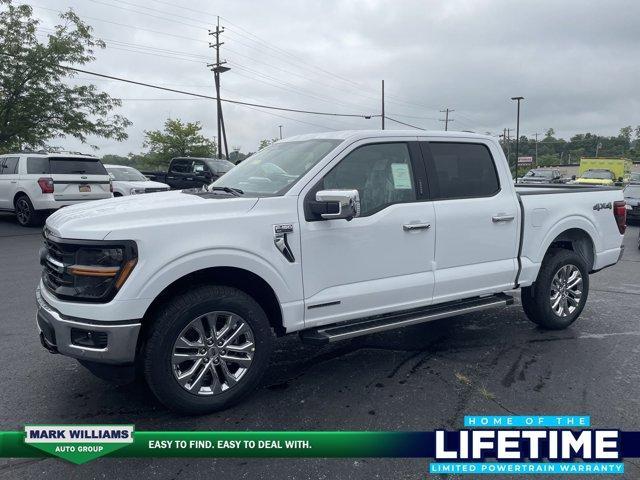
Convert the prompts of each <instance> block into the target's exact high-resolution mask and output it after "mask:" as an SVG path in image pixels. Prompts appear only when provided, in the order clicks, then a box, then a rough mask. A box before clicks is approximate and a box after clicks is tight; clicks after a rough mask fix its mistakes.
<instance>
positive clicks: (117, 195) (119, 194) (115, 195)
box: [113, 192, 122, 198]
mask: <svg viewBox="0 0 640 480" xmlns="http://www.w3.org/2000/svg"><path fill="white" fill-rule="evenodd" d="M121 196H122V194H121V193H118V192H113V198H117V197H121Z"/></svg>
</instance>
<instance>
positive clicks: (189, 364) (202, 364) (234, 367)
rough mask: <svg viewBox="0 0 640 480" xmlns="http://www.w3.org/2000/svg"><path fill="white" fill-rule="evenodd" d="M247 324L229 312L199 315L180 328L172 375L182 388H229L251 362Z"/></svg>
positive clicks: (211, 392)
mask: <svg viewBox="0 0 640 480" xmlns="http://www.w3.org/2000/svg"><path fill="white" fill-rule="evenodd" d="M254 352H255V341H254V335H253V330H252V329H251V326H250V325H249V324H248V323H247V322H246V321H245V320H244V319H243V318H242V317H240V316H239V315H237V314H235V313H232V312H225V311H215V312H209V313H206V314H204V315H200V316H198V317H197V318H195V319H194V320H192V321H191V322H189V324H188V325H187V326H186V327H185V328H183V329H182V331H181V332H180V334H179V335H178V338H177V339H176V341H175V342H174V345H173V350H172V355H171V363H172V370H173V375H174V378H175V379H176V381H177V382H178V384H179V385H180V386H181V387H182V388H183V389H185V390H186V391H188V392H190V393H193V394H196V395H217V394H220V393H223V392H225V391H227V390H229V389H230V388H233V387H234V385H236V384H237V383H238V382H240V381H241V380H242V378H243V377H244V376H245V375H246V374H247V372H248V370H249V368H250V367H251V364H252V362H253V356H254Z"/></svg>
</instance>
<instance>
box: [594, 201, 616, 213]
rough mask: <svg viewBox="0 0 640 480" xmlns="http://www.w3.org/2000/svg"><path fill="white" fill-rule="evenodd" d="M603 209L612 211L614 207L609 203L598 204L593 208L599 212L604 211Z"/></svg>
mask: <svg viewBox="0 0 640 480" xmlns="http://www.w3.org/2000/svg"><path fill="white" fill-rule="evenodd" d="M603 208H607V209H609V210H611V209H612V208H613V206H612V205H611V202H608V203H596V204H595V205H594V206H593V209H594V210H596V211H598V212H599V211H600V210H602V209H603Z"/></svg>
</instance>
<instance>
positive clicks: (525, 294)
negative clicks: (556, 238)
mask: <svg viewBox="0 0 640 480" xmlns="http://www.w3.org/2000/svg"><path fill="white" fill-rule="evenodd" d="M566 266H574V267H576V268H577V269H578V270H579V272H580V275H581V277H582V287H581V290H580V291H581V295H580V298H579V301H578V304H577V305H576V306H575V309H574V310H573V311H572V312H570V313H568V312H567V314H566V315H565V316H561V315H559V314H557V313H556V312H555V311H554V310H553V308H552V307H551V288H552V282H553V279H554V277H555V275H556V274H557V273H558V272H559V271H560V269H562V268H564V267H566ZM588 295H589V270H588V268H587V266H586V264H585V261H584V259H583V258H582V256H580V255H579V254H577V253H575V252H573V251H571V250H564V249H552V250H550V251H549V252H548V253H547V255H546V256H545V258H544V260H543V262H542V267H541V268H540V272H539V273H538V278H537V279H536V282H535V283H534V284H533V285H532V286H530V287H523V288H522V291H521V299H522V307H523V309H524V312H525V314H526V315H527V317H528V318H529V320H531V321H532V322H533V323H535V324H537V325H539V326H540V327H542V328H545V329H549V330H562V329H565V328H567V327H568V326H569V325H571V324H572V323H573V322H574V321H575V320H576V319H577V318H578V317H579V316H580V313H581V312H582V309H583V308H584V305H585V303H586V301H587V297H588Z"/></svg>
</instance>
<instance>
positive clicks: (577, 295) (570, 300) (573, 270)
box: [549, 265, 582, 317]
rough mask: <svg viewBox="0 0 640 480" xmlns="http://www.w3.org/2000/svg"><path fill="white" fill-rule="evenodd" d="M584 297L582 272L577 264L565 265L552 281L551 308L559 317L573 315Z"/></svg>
mask: <svg viewBox="0 0 640 480" xmlns="http://www.w3.org/2000/svg"><path fill="white" fill-rule="evenodd" d="M581 298H582V274H581V273H580V269H579V268H578V267H576V266H575V265H563V266H562V267H560V269H559V270H558V271H557V272H556V274H555V275H554V277H553V280H552V281H551V292H550V298H549V301H550V303H551V310H553V313H555V314H556V315H557V316H559V317H567V316H569V315H571V314H572V313H573V312H574V311H575V310H576V308H578V305H579V304H580V299H581Z"/></svg>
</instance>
